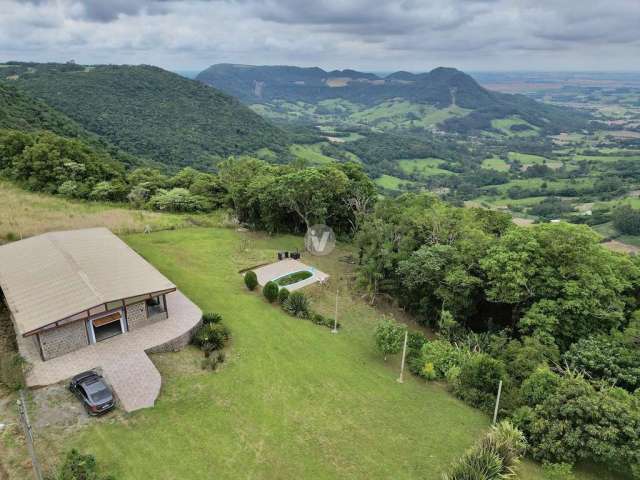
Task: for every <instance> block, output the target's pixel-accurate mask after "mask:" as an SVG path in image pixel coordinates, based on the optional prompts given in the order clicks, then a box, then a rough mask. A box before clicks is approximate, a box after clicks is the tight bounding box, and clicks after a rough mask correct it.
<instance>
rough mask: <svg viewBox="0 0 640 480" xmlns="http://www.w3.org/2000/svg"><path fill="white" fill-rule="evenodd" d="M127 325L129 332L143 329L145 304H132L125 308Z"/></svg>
mask: <svg viewBox="0 0 640 480" xmlns="http://www.w3.org/2000/svg"><path fill="white" fill-rule="evenodd" d="M127 323H128V324H129V330H135V329H136V328H140V327H144V326H145V325H147V324H148V323H149V322H148V321H147V305H146V303H145V302H139V303H133V304H131V305H128V306H127Z"/></svg>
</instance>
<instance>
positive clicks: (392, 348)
mask: <svg viewBox="0 0 640 480" xmlns="http://www.w3.org/2000/svg"><path fill="white" fill-rule="evenodd" d="M406 330H407V327H406V326H404V325H402V324H400V323H398V322H396V321H395V320H393V319H388V318H386V319H384V320H382V321H380V323H378V325H377V326H376V329H375V332H374V337H375V341H376V347H377V348H378V351H379V352H380V353H382V354H383V355H384V359H385V360H386V359H387V355H394V354H396V353H399V352H400V350H401V349H402V343H403V341H404V333H405V332H406Z"/></svg>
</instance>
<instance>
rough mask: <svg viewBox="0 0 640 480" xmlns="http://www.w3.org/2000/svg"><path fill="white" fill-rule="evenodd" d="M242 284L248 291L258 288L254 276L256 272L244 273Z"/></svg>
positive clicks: (255, 276)
mask: <svg viewBox="0 0 640 480" xmlns="http://www.w3.org/2000/svg"><path fill="white" fill-rule="evenodd" d="M244 284H245V285H246V287H247V288H248V289H249V290H251V291H253V290H255V289H256V287H257V286H258V276H257V275H256V272H254V271H253V270H249V271H248V272H246V273H245V274H244Z"/></svg>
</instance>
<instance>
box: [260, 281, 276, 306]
mask: <svg viewBox="0 0 640 480" xmlns="http://www.w3.org/2000/svg"><path fill="white" fill-rule="evenodd" d="M262 294H263V295H264V298H266V299H267V300H268V301H269V303H273V302H275V301H276V299H277V298H278V285H277V284H276V283H275V282H267V284H266V285H265V286H264V288H263V289H262Z"/></svg>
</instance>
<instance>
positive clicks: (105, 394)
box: [86, 381, 111, 402]
mask: <svg viewBox="0 0 640 480" xmlns="http://www.w3.org/2000/svg"><path fill="white" fill-rule="evenodd" d="M86 389H87V393H88V394H89V398H90V399H91V400H92V401H94V402H101V401H103V400H107V399H109V398H111V392H110V391H109V389H108V388H107V387H106V385H105V384H104V383H102V382H101V381H96V382H93V383H90V384H88V385H87V386H86Z"/></svg>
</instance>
